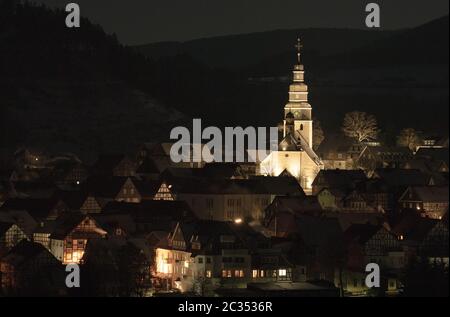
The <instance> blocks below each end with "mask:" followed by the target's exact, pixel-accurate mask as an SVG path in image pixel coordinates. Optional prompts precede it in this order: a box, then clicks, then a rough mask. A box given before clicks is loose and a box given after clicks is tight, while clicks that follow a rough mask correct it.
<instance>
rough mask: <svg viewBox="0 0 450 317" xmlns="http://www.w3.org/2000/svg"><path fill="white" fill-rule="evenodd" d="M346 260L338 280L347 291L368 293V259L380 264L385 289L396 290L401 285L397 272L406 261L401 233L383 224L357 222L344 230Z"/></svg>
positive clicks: (392, 291)
mask: <svg viewBox="0 0 450 317" xmlns="http://www.w3.org/2000/svg"><path fill="white" fill-rule="evenodd" d="M344 239H345V243H346V248H347V264H346V266H345V268H344V270H343V271H342V272H341V277H340V279H339V280H338V279H337V280H336V284H337V285H341V284H340V283H341V281H342V283H343V284H342V286H343V289H344V292H345V293H348V294H350V295H367V293H368V292H369V289H368V288H367V286H366V285H365V277H366V276H367V273H365V267H366V265H367V264H368V263H376V264H378V265H379V266H380V272H381V277H380V279H381V280H382V284H383V286H382V291H384V292H385V293H386V294H396V293H398V289H399V288H400V282H399V278H398V273H399V272H400V270H402V269H403V268H404V267H405V265H406V262H407V259H406V256H405V252H404V251H403V248H402V245H401V242H400V241H399V239H398V237H397V236H396V235H395V234H394V233H393V232H391V231H389V230H387V229H386V228H385V227H384V226H382V225H372V224H354V225H351V226H350V227H349V228H348V229H347V230H346V231H345V232H344Z"/></svg>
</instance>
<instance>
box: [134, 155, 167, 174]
mask: <svg viewBox="0 0 450 317" xmlns="http://www.w3.org/2000/svg"><path fill="white" fill-rule="evenodd" d="M136 173H138V174H159V173H161V171H160V170H159V168H158V166H157V165H156V164H155V162H154V161H153V160H152V159H151V158H149V157H146V158H145V159H144V161H143V162H142V163H141V165H139V167H138V168H137V170H136Z"/></svg>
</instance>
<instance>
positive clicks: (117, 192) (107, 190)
mask: <svg viewBox="0 0 450 317" xmlns="http://www.w3.org/2000/svg"><path fill="white" fill-rule="evenodd" d="M138 182H141V181H139V180H137V179H135V178H132V177H119V176H114V177H91V178H89V179H87V180H86V182H85V183H84V184H83V186H82V189H81V190H82V192H84V193H85V194H86V197H87V198H86V200H85V202H84V204H83V205H82V206H81V207H80V209H81V210H82V211H84V212H88V213H89V212H100V211H101V209H102V208H103V206H104V205H105V204H106V203H108V202H110V201H114V200H115V201H124V202H132V203H138V202H140V201H141V200H142V196H141V194H140V192H139V190H138V186H140V188H141V190H142V192H143V195H144V197H145V196H146V195H147V194H148V193H147V191H146V190H147V189H146V190H144V189H143V186H141V185H142V184H140V185H137V183H138ZM153 186H154V185H152V187H151V188H150V189H153Z"/></svg>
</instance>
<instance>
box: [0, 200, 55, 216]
mask: <svg viewBox="0 0 450 317" xmlns="http://www.w3.org/2000/svg"><path fill="white" fill-rule="evenodd" d="M58 203H59V200H58V199H56V198H53V197H52V198H42V199H38V198H23V199H21V198H12V199H8V200H7V201H5V203H4V204H3V205H2V206H1V207H0V211H1V210H4V211H9V210H25V211H27V212H28V213H29V214H30V215H31V217H33V218H34V219H35V220H36V219H37V220H39V219H45V218H46V217H47V216H48V215H49V214H50V212H51V211H52V209H53V208H54V207H55V206H56V205H57V204H58Z"/></svg>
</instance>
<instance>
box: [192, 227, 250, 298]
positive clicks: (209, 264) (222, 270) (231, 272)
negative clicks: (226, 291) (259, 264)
mask: <svg viewBox="0 0 450 317" xmlns="http://www.w3.org/2000/svg"><path fill="white" fill-rule="evenodd" d="M240 225H241V224H239V223H233V222H223V221H213V220H199V221H198V222H196V223H194V224H193V226H192V227H191V229H188V230H190V232H192V234H191V239H190V241H189V242H190V246H191V252H192V254H191V258H192V262H191V263H192V272H193V277H194V285H196V288H197V289H198V287H199V285H198V284H199V283H200V288H201V289H202V290H204V291H205V290H213V289H217V288H245V287H246V285H247V282H248V280H249V278H250V277H251V276H252V275H251V255H250V253H249V250H248V247H247V246H246V244H245V242H244V241H243V240H242V239H241V238H240V237H239V235H238V234H237V233H236V230H237V229H236V227H238V226H240Z"/></svg>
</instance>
